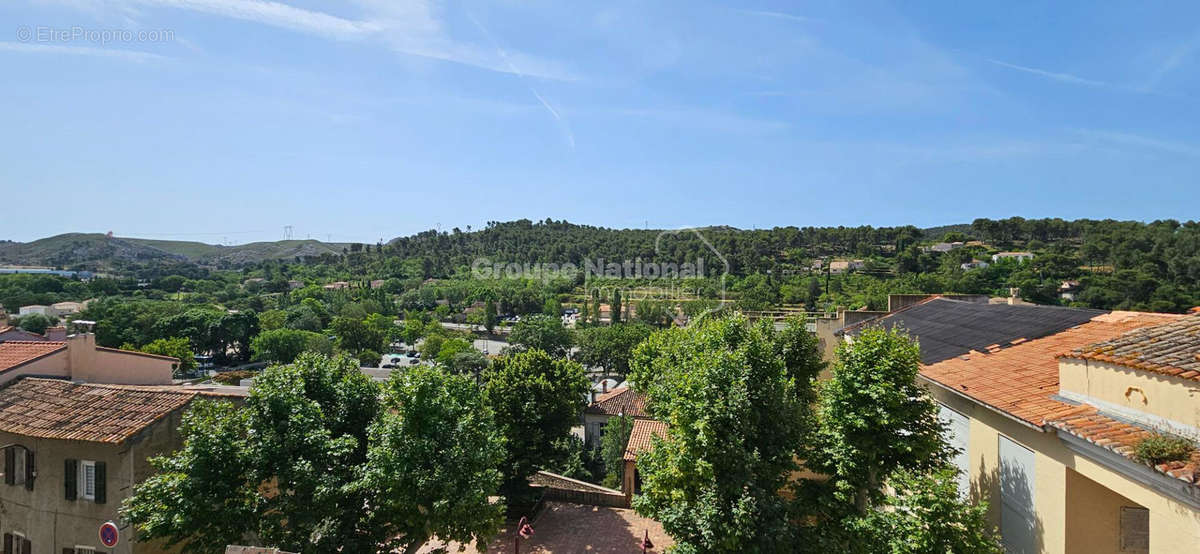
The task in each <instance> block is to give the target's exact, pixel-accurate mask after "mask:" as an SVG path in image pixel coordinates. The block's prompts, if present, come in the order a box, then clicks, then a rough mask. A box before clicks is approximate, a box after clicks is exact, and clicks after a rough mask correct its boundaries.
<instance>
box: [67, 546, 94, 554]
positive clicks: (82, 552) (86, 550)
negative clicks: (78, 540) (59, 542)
mask: <svg viewBox="0 0 1200 554" xmlns="http://www.w3.org/2000/svg"><path fill="white" fill-rule="evenodd" d="M63 550H69V549H66V548H64V549H63ZM63 554H66V552H64V553H63ZM72 554H96V548H95V547H92V546H76V547H75V551H74V552H73V553H72Z"/></svg>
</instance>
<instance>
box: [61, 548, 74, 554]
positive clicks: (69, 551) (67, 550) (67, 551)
mask: <svg viewBox="0 0 1200 554" xmlns="http://www.w3.org/2000/svg"><path fill="white" fill-rule="evenodd" d="M62 554H75V549H74V548H63V552H62Z"/></svg>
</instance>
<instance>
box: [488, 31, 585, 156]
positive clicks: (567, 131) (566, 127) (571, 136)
mask: <svg viewBox="0 0 1200 554" xmlns="http://www.w3.org/2000/svg"><path fill="white" fill-rule="evenodd" d="M467 17H468V18H470V20H471V22H472V23H474V24H475V26H476V27H478V28H479V31H480V32H482V33H483V35H484V36H485V37H487V39H488V41H490V42H491V43H492V45H493V46H495V48H496V53H497V54H498V55H499V56H500V58H501V59H503V60H504V63H505V64H506V65H507V66H508V69H509V70H510V71H511V72H512V73H515V74H516V75H517V76H518V77H520V78H521V79H522V80H524V79H525V73H524V72H523V71H521V69H520V68H519V67H517V65H516V64H514V63H513V61H512V59H510V58H509V57H508V53H507V52H505V51H504V49H503V48H501V47H500V43H498V42H496V39H495V38H494V37H493V36H492V33H491V32H489V31H488V30H487V27H484V26H483V24H482V23H480V22H479V20H478V19H476V18H475V16H474V15H472V14H471V12H467ZM529 92H531V93H533V97H534V98H537V101H538V102H541V104H542V107H544V108H546V111H548V112H550V115H551V116H552V117H554V120H555V121H556V122H558V125H559V127H561V128H562V131H563V136H564V137H565V138H566V140H567V146H569V147H570V148H571V150H572V151H573V150H575V133H574V132H572V131H571V125H570V124H569V123H567V120H566V119H563V116H562V114H560V113H559V112H558V110H556V109H554V106H551V105H550V103H549V102H547V101H546V99H545V98H543V97H542V95H541V94H539V93H538V91H537V89H534V88H533V87H532V86H529Z"/></svg>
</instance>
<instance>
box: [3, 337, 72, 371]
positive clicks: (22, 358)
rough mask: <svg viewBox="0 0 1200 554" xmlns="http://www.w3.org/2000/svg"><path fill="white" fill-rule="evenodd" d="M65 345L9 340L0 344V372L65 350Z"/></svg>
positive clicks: (60, 343) (50, 342)
mask: <svg viewBox="0 0 1200 554" xmlns="http://www.w3.org/2000/svg"><path fill="white" fill-rule="evenodd" d="M66 347H67V343H65V342H55V341H24V340H10V341H5V342H0V371H8V370H10V369H12V368H14V367H17V366H20V365H24V364H27V363H29V362H32V361H34V360H36V359H38V358H42V357H44V356H48V355H50V354H53V353H55V352H58V351H59V350H63V349H66Z"/></svg>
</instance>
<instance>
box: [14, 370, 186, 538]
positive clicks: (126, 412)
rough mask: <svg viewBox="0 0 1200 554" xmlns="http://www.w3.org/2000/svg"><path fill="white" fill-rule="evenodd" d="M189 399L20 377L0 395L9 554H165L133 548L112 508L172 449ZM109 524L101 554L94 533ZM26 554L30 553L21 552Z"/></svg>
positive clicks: (153, 391)
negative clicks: (114, 532) (111, 530)
mask: <svg viewBox="0 0 1200 554" xmlns="http://www.w3.org/2000/svg"><path fill="white" fill-rule="evenodd" d="M196 395H197V393H193V392H182V391H173V390H157V389H152V388H146V387H129V386H120V385H94V384H83V383H72V382H70V381H65V380H61V379H43V378H31V377H25V378H22V379H20V380H17V381H15V382H13V383H10V384H9V385H8V386H6V387H5V388H3V389H0V446H3V451H4V465H3V471H4V484H3V485H2V486H0V508H2V509H0V531H2V532H3V535H4V540H5V544H6V545H7V544H10V543H11V544H13V545H22V546H14V547H13V549H12V550H9V551H10V552H19V553H21V554H25V553H26V552H30V553H33V554H43V553H45V554H51V553H53V554H59V553H67V552H71V553H72V554H84V553H90V552H113V553H126V554H136V553H151V552H163V551H164V550H163V549H162V548H161V546H160V545H157V544H155V543H139V542H136V541H135V540H134V539H135V537H134V531H133V529H132V528H130V526H129V525H128V524H126V523H124V522H122V520H121V518H120V516H119V514H118V509H119V508H120V506H121V503H122V502H123V501H124V500H125V499H126V498H127V497H128V496H129V495H130V494H131V491H132V490H133V486H134V485H135V484H136V483H139V482H141V481H142V480H144V479H145V478H146V477H148V476H149V475H150V474H151V473H152V472H153V470H152V468H151V466H150V463H149V461H148V459H149V458H150V457H152V456H156V455H160V454H166V453H168V452H171V451H173V450H175V449H177V448H178V447H179V446H180V440H179V437H178V433H177V431H176V430H177V428H178V427H179V424H180V418H181V417H182V412H183V410H184V408H185V407H186V406H187V405H188V404H189V403H190V402H191V400H192V399H193V398H194V397H195V396H196ZM107 522H113V523H114V524H115V525H116V526H117V527H118V533H119V539H118V540H119V542H118V544H117V545H116V546H115V547H113V548H107V547H105V546H104V545H103V544H101V542H100V535H99V533H100V527H101V526H102V525H104V524H105V523H107ZM25 547H28V550H25Z"/></svg>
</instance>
